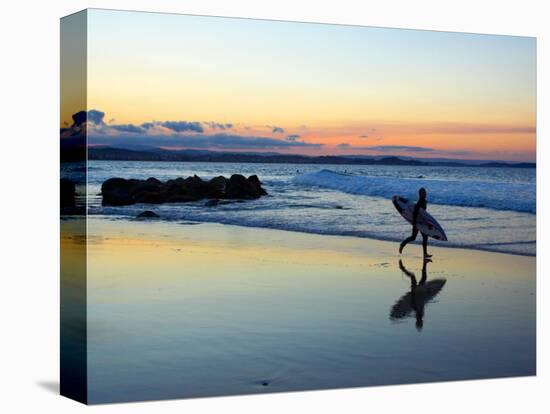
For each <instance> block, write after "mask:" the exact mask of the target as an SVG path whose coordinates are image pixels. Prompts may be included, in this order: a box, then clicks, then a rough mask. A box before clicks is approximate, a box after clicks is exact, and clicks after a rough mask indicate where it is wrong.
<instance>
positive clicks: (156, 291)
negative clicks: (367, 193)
mask: <svg viewBox="0 0 550 414" xmlns="http://www.w3.org/2000/svg"><path fill="white" fill-rule="evenodd" d="M88 220H89V221H88V232H89V233H88V243H89V244H88V280H87V287H88V306H87V309H88V350H87V352H88V385H89V401H90V402H92V403H102V402H115V401H125V400H146V399H163V398H176V397H201V396H211V395H235V394H250V393H265V392H280V391H294V390H311V389H323V388H342V387H356V386H372V385H388V384H404V383H412V382H427V381H447V380H461V379H476V378H496V377H507V376H525V375H534V374H535V365H536V364H535V355H536V352H535V300H534V297H535V288H536V280H535V258H534V257H528V256H517V255H508V254H501V253H490V252H482V251H473V250H463V249H448V248H435V247H434V248H432V249H431V252H432V253H433V255H434V257H433V262H432V263H428V265H427V267H426V279H425V284H422V282H421V280H422V264H423V261H422V258H421V247H420V246H419V245H411V246H408V248H407V251H406V252H405V254H403V256H402V257H399V255H398V254H397V245H396V244H395V243H390V242H383V241H376V240H370V239H365V238H356V237H343V236H327V235H312V234H304V233H295V232H289V231H280V230H267V229H258V228H247V227H242V226H230V225H221V224H196V223H178V224H175V223H166V222H162V221H149V222H147V221H136V220H127V219H104V218H101V217H96V218H89V219H88ZM68 223H69V224H68ZM63 226H64V228H63V227H62V229H63V230H64V231H63V233H62V236H63V237H62V242H65V243H68V244H70V243H72V242H74V243H78V242H79V240H78V238H76V239H75V238H72V237H71V234H70V221H69V222H66V223H65V224H63ZM400 259H401V260H402V262H401V268H400V264H399V260H400ZM403 269H404V270H406V271H407V272H404V271H403ZM407 273H408V274H409V276H407ZM410 274H414V275H415V278H416V281H417V285H418V286H417V287H416V289H415V290H414V292H412V293H413V295H411V277H410ZM432 282H433V283H432ZM411 297H412V298H413V299H414V303H413V302H412V299H411ZM419 321H420V322H419Z"/></svg>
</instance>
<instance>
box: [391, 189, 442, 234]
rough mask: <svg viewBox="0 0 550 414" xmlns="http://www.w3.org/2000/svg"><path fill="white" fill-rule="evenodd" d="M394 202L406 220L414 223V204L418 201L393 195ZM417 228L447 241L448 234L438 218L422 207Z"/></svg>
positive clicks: (417, 220)
mask: <svg viewBox="0 0 550 414" xmlns="http://www.w3.org/2000/svg"><path fill="white" fill-rule="evenodd" d="M392 203H393V205H394V207H395V208H396V210H397V211H399V214H401V216H403V218H404V219H405V220H407V221H408V222H409V223H411V224H412V220H413V212H414V206H415V205H416V203H415V202H414V201H410V200H408V199H407V198H405V197H400V196H393V197H392ZM416 228H417V229H418V230H419V231H420V232H421V233H424V234H426V235H427V236H429V237H432V238H434V239H436V240H441V241H447V235H446V234H445V231H444V230H443V227H441V226H440V224H439V223H438V222H437V220H436V219H434V218H433V217H432V216H431V215H430V213H428V212H427V211H425V210H424V209H420V211H419V213H418V217H417V219H416Z"/></svg>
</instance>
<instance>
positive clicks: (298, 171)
mask: <svg viewBox="0 0 550 414" xmlns="http://www.w3.org/2000/svg"><path fill="white" fill-rule="evenodd" d="M65 168H68V169H69V170H70V168H71V167H70V165H66V166H65ZM194 174H196V175H198V176H200V177H201V178H203V179H209V178H212V177H215V176H218V175H224V176H226V177H228V176H230V175H231V174H243V175H245V176H249V175H252V174H256V175H258V177H259V178H260V180H261V181H262V183H263V186H264V188H265V189H266V190H267V192H268V193H269V196H267V197H262V198H260V199H258V200H252V201H246V202H232V203H228V204H220V205H218V206H214V207H207V206H205V201H199V202H193V203H183V204H164V205H132V206H125V207H103V206H102V205H101V196H100V195H99V193H100V191H101V183H102V182H103V181H105V180H107V179H108V178H112V177H122V178H137V179H146V178H149V177H155V178H158V179H160V180H167V179H173V178H177V177H187V176H190V175H194ZM64 175H65V176H67V177H68V178H70V175H71V174H70V171H65V172H64ZM420 187H425V188H426V189H427V191H428V211H429V212H430V214H432V216H434V217H435V218H436V219H437V220H438V221H439V223H440V224H441V225H442V226H443V228H444V229H445V231H446V234H447V237H448V239H449V241H448V242H438V241H435V240H432V241H431V243H433V244H435V245H440V246H449V247H462V248H469V249H478V250H489V251H497V252H505V253H513V254H522V255H531V256H534V255H535V253H536V170H535V169H530V168H487V167H440V166H437V167H436V166H379V165H376V166H364V165H360V166H359V165H313V164H312V165H307V164H260V163H207V162H143V161H136V162H134V161H89V163H88V206H89V210H88V211H89V214H91V215H95V216H104V217H108V218H112V219H117V218H125V219H127V218H128V217H135V216H136V215H137V214H139V213H140V212H142V211H144V210H153V211H155V212H156V213H157V214H159V215H160V216H161V217H162V218H163V219H164V220H168V221H173V222H174V223H175V224H177V223H181V222H212V223H222V224H232V225H239V226H250V227H262V228H273V229H281V230H291V231H297V232H305V233H316V234H333V235H344V236H354V237H367V238H374V239H381V240H388V241H396V242H397V241H400V240H402V239H403V238H405V237H406V236H408V235H409V234H410V232H411V226H410V225H409V224H408V223H406V222H405V221H404V219H403V218H402V217H401V216H400V215H399V213H398V212H397V211H396V210H395V208H394V207H393V205H392V202H391V197H392V196H393V195H400V196H404V197H407V198H411V199H415V198H416V195H417V191H418V188H420ZM81 188H82V187H81ZM182 229H183V227H182ZM396 249H397V245H396Z"/></svg>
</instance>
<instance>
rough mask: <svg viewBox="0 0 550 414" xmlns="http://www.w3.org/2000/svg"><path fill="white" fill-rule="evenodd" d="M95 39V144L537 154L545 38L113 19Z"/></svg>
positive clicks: (95, 13) (93, 28)
mask: <svg viewBox="0 0 550 414" xmlns="http://www.w3.org/2000/svg"><path fill="white" fill-rule="evenodd" d="M87 36H88V37H87V52H88V61H87V79H88V89H87V110H88V111H90V110H93V111H94V112H92V115H91V116H88V122H87V124H88V135H89V143H91V144H92V145H115V144H116V146H124V145H126V146H131V145H151V146H160V147H164V148H194V149H209V150H218V151H244V150H246V151H268V152H280V153H298V154H307V155H328V154H331V155H349V154H363V155H406V156H416V157H423V158H430V157H436V158H442V157H445V158H461V159H495V160H512V161H534V160H535V158H536V155H535V145H536V130H535V128H536V40H535V39H534V38H528V37H512V36H495V35H477V34H462V33H448V32H433V31H419V30H400V29H383V28H371V27H360V26H343V25H327V24H311V23H292V22H277V21H261V20H249V19H230V18H214V17H201V16H186V15H174V14H160V13H141V12H117V11H109V10H89V11H88V21H87ZM81 109H84V108H74V110H72V111H71V110H70V108H67V109H66V111H65V112H66V113H64V114H62V127H64V128H67V127H70V126H71V125H72V124H73V123H74V122H73V120H72V119H71V117H70V115H71V114H72V113H74V112H77V111H79V110H81Z"/></svg>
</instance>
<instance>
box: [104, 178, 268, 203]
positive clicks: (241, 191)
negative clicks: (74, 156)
mask: <svg viewBox="0 0 550 414" xmlns="http://www.w3.org/2000/svg"><path fill="white" fill-rule="evenodd" d="M101 195H102V197H103V200H102V203H103V205H105V206H125V205H131V204H136V203H150V204H162V203H185V202H189V201H197V200H201V199H218V200H223V199H240V200H253V199H256V198H259V197H261V196H263V195H267V192H266V191H265V190H264V189H263V188H262V186H261V182H260V180H259V179H258V177H257V176H256V175H251V176H250V177H248V178H246V177H244V176H242V175H240V174H234V175H232V176H231V178H229V179H228V178H225V177H222V176H219V177H215V178H212V179H211V180H209V181H204V180H202V179H201V178H200V177H198V176H196V175H194V176H193V177H188V178H185V179H184V178H176V179H175V180H168V181H165V182H162V181H159V180H157V179H156V178H148V179H147V180H136V179H130V180H127V179H124V178H110V179H108V180H107V181H105V182H104V183H103V185H102V186H101Z"/></svg>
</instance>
